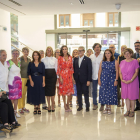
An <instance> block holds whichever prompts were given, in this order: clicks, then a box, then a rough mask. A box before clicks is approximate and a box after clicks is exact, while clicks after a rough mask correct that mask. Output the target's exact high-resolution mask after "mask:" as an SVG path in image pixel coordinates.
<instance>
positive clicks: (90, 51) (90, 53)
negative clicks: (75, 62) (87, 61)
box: [86, 49, 93, 57]
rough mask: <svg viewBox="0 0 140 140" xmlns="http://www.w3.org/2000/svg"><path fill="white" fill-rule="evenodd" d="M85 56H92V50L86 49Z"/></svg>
mask: <svg viewBox="0 0 140 140" xmlns="http://www.w3.org/2000/svg"><path fill="white" fill-rule="evenodd" d="M86 54H87V57H90V55H92V54H93V50H92V49H88V50H87V53H86Z"/></svg>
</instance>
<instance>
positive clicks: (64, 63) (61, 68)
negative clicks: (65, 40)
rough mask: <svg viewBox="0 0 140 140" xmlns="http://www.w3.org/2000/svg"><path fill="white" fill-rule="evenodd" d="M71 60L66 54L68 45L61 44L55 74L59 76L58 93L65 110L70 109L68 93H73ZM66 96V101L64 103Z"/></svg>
mask: <svg viewBox="0 0 140 140" xmlns="http://www.w3.org/2000/svg"><path fill="white" fill-rule="evenodd" d="M73 72H74V71H73V61H72V57H71V56H70V55H69V54H68V47H67V46H62V47H61V50H60V56H59V58H58V69H57V74H58V76H59V94H60V95H62V97H63V101H64V108H65V111H66V112H69V111H72V110H71V109H70V107H69V102H70V95H72V94H74V88H73V82H74V79H73ZM66 96H68V97H67V103H66Z"/></svg>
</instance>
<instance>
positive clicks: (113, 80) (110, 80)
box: [98, 49, 119, 114]
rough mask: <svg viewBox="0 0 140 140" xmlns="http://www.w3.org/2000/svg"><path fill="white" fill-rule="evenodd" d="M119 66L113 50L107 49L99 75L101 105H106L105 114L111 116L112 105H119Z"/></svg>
mask: <svg viewBox="0 0 140 140" xmlns="http://www.w3.org/2000/svg"><path fill="white" fill-rule="evenodd" d="M118 71H119V65H118V62H117V61H116V60H115V57H114V55H113V52H112V51H111V49H106V50H105V52H104V56H103V61H101V63H100V67H99V73H98V84H99V85H100V90H99V103H101V104H105V105H106V109H105V110H104V111H103V113H104V114H106V113H108V114H111V105H117V104H118V101H117V84H118V75H119V72H118Z"/></svg>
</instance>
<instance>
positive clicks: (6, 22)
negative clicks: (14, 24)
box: [0, 9, 11, 59]
mask: <svg viewBox="0 0 140 140" xmlns="http://www.w3.org/2000/svg"><path fill="white" fill-rule="evenodd" d="M3 27H6V28H7V31H4V30H3ZM0 49H4V50H6V51H7V59H10V58H11V28H10V13H9V12H7V11H4V10H2V9H0Z"/></svg>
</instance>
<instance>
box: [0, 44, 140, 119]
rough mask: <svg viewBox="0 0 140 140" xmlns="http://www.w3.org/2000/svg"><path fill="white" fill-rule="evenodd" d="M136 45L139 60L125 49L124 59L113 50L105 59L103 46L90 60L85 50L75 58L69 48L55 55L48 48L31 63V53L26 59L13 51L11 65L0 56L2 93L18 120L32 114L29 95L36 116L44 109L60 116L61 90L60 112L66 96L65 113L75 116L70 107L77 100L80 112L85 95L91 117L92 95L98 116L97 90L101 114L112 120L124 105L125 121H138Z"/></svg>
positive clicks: (139, 48)
mask: <svg viewBox="0 0 140 140" xmlns="http://www.w3.org/2000/svg"><path fill="white" fill-rule="evenodd" d="M134 45H135V50H136V53H134V54H133V50H132V49H130V48H127V46H125V45H123V46H121V55H119V54H118V53H116V52H115V46H114V45H110V46H109V49H106V50H105V51H104V53H102V52H101V48H102V46H101V44H99V43H95V44H94V45H93V50H94V53H93V51H92V50H88V51H87V55H85V48H84V47H83V46H80V47H79V48H78V49H75V50H73V53H72V56H70V54H69V53H68V47H67V46H62V47H61V49H56V50H55V52H53V49H52V47H50V46H49V47H47V49H46V52H44V51H43V50H40V51H34V52H33V54H32V59H30V58H28V55H29V49H28V48H26V47H25V48H23V49H22V53H23V56H21V57H19V55H20V52H19V51H18V50H16V49H14V50H12V59H10V60H8V61H5V60H6V57H7V54H6V51H5V50H0V73H1V74H0V88H1V89H2V91H4V92H8V97H9V99H10V100H11V101H12V104H13V108H14V114H15V116H16V117H20V114H24V113H25V112H27V113H29V112H30V111H29V110H28V109H26V108H25V103H26V102H25V101H26V93H27V103H29V104H31V105H34V112H33V113H34V114H41V109H40V105H41V104H43V105H42V109H45V110H48V112H55V95H56V89H57V92H58V106H59V107H60V106H61V102H60V97H61V96H62V98H63V102H64V109H65V112H71V111H72V110H71V108H70V107H72V97H73V95H74V96H77V104H78V106H79V107H78V109H77V111H81V110H82V109H83V101H82V94H83V95H84V99H85V104H86V112H88V111H89V107H90V103H89V92H91V93H92V95H91V96H92V98H93V110H96V109H97V108H98V102H97V91H98V85H99V86H100V88H99V103H100V104H101V107H100V109H99V110H100V111H103V113H104V114H111V105H118V107H120V106H121V107H122V108H123V107H124V99H125V103H126V107H127V112H126V113H125V114H124V116H129V117H133V116H134V111H137V110H140V103H139V101H140V97H139V96H140V94H139V88H140V84H139V77H140V76H139V71H140V69H139V63H140V58H139V57H140V42H135V44H134ZM0 93H1V92H0ZM0 96H1V94H0ZM45 96H46V99H45ZM66 96H67V98H66ZM121 100H122V101H121ZM46 101H47V104H46ZM120 101H121V105H120ZM135 101H136V108H135ZM17 107H18V111H17ZM18 112H19V113H20V114H19V113H18ZM0 117H1V112H0ZM13 121H14V120H13Z"/></svg>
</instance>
